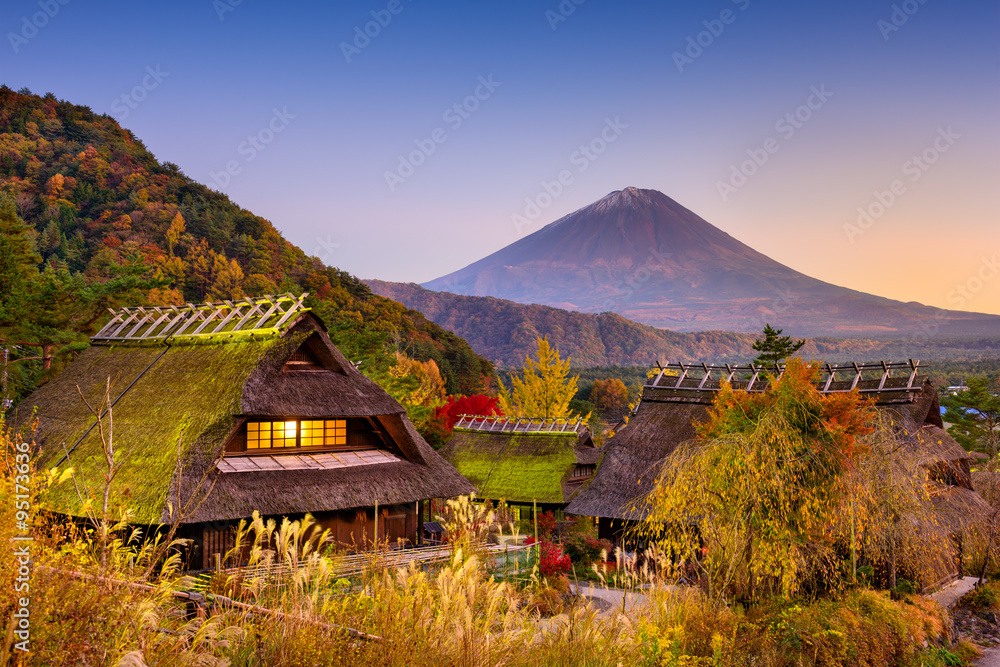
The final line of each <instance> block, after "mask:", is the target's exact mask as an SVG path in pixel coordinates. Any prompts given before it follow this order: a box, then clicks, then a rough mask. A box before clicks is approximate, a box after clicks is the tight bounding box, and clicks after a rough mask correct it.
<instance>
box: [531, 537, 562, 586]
mask: <svg viewBox="0 0 1000 667" xmlns="http://www.w3.org/2000/svg"><path fill="white" fill-rule="evenodd" d="M524 543H525V544H529V545H530V544H534V543H535V538H533V537H529V538H528V539H526V540H525V541H524ZM539 546H540V549H539V550H540V552H541V558H540V559H539V561H538V569H539V571H540V572H541V573H542V575H543V576H546V577H554V576H557V575H561V574H566V573H567V572H569V570H570V567H572V565H573V563H572V562H571V561H570V558H569V556H567V555H566V554H564V553H563V550H562V547H561V546H560V545H558V544H554V543H552V542H549V541H547V540H541V544H540V545H539Z"/></svg>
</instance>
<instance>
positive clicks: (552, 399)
mask: <svg viewBox="0 0 1000 667" xmlns="http://www.w3.org/2000/svg"><path fill="white" fill-rule="evenodd" d="M569 369H570V366H569V359H566V360H565V361H564V360H562V359H560V358H559V350H555V349H553V348H552V347H551V346H550V345H549V341H548V339H547V338H539V339H538V350H537V352H536V353H535V357H534V358H532V357H530V356H528V357H526V358H525V360H524V367H523V368H522V369H521V377H518V376H517V375H514V376H512V377H511V379H510V383H511V387H510V389H508V388H507V387H506V386H504V384H503V382H501V383H500V409H501V410H503V413H504V414H505V415H510V416H515V417H532V418H535V419H539V418H541V419H566V418H568V417H570V416H572V413H571V412H570V409H569V402H570V401H571V400H572V399H573V396H574V395H575V394H576V389H577V386H576V381H577V380H578V379H579V376H578V375H574V376H572V377H571V376H570V374H569Z"/></svg>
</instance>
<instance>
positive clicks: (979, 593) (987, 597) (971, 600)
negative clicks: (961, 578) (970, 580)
mask: <svg viewBox="0 0 1000 667" xmlns="http://www.w3.org/2000/svg"><path fill="white" fill-rule="evenodd" d="M962 601H963V602H965V603H966V604H968V605H969V606H970V607H975V608H976V609H1000V593H998V592H997V586H996V584H994V583H993V582H986V583H983V584H980V585H979V586H976V587H975V588H973V589H972V590H971V591H969V592H968V593H966V595H965V597H964V598H963V600H962Z"/></svg>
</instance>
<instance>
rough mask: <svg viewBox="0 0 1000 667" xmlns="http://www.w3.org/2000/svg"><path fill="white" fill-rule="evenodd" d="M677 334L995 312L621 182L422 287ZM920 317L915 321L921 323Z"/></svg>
mask: <svg viewBox="0 0 1000 667" xmlns="http://www.w3.org/2000/svg"><path fill="white" fill-rule="evenodd" d="M423 286H424V287H426V288H427V289H430V290H438V291H444V292H452V293H455V294H461V295H475V296H493V297H498V298H502V299H510V300H512V301H518V302H520V303H534V304H543V305H548V306H554V307H557V308H565V309H569V310H578V311H582V312H590V313H596V312H604V311H613V312H616V313H619V314H621V315H623V316H625V317H627V318H629V319H631V320H635V321H637V322H641V323H643V324H648V325H651V326H655V327H662V328H669V329H674V330H677V331H704V330H713V329H715V330H728V331H738V332H757V331H760V330H761V329H762V328H763V324H764V323H765V322H771V323H773V324H775V325H776V326H780V327H783V328H784V329H785V331H786V333H791V334H793V335H799V336H816V335H836V336H854V335H863V336H881V337H893V338H896V337H908V336H912V335H915V334H917V333H918V332H920V331H921V330H922V328H925V327H926V322H928V321H933V322H935V324H936V326H935V333H936V334H938V335H950V336H988V335H996V334H997V333H998V332H1000V316H996V315H984V314H978V313H967V312H961V311H944V310H941V309H938V308H931V307H929V306H924V305H921V304H919V303H913V302H911V303H903V302H900V301H894V300H892V299H887V298H884V297H879V296H874V295H871V294H866V293H863V292H858V291H855V290H850V289H847V288H844V287H839V286H837V285H832V284H830V283H826V282H823V281H821V280H817V279H815V278H811V277H809V276H807V275H805V274H803V273H800V272H798V271H795V270H794V269H791V268H789V267H787V266H785V265H783V264H780V263H778V262H776V261H774V260H773V259H771V258H769V257H767V256H766V255H763V254H761V253H760V252H757V251H756V250H754V249H753V248H751V247H749V246H747V245H746V244H744V243H742V242H740V241H738V240H736V239H735V238H733V237H732V236H730V235H729V234H726V233H725V232H723V231H722V230H720V229H718V228H717V227H715V226H713V225H711V224H709V223H708V222H707V221H705V220H704V219H702V218H701V217H699V216H698V215H696V214H694V213H693V212H691V211H689V210H688V209H686V208H684V207H683V206H681V205H680V204H678V203H677V202H675V201H674V200H672V199H670V198H669V197H667V196H666V195H664V194H663V193H661V192H658V191H656V190H640V189H637V188H633V187H629V188H625V189H624V190H617V191H615V192H612V193H611V194H609V195H607V196H606V197H604V198H603V199H601V200H599V201H597V202H595V203H593V204H591V205H589V206H585V207H584V208H581V209H580V210H578V211H576V212H574V213H571V214H569V215H567V216H565V217H563V218H561V219H559V220H557V221H555V222H553V223H551V224H549V225H547V226H545V227H543V228H542V229H540V230H538V231H537V232H535V233H533V234H530V235H529V236H526V237H525V238H523V239H520V240H518V241H516V242H514V243H512V244H510V245H509V246H507V247H505V248H503V249H501V250H499V251H497V252H495V253H493V254H492V255H489V256H488V257H485V258H483V259H481V260H479V261H477V262H474V263H473V264H470V265H469V266H467V267H465V268H463V269H460V270H458V271H455V272H453V273H451V274H448V275H446V276H442V277H440V278H437V279H435V280H432V281H430V282H428V283H424V285H423ZM922 325H923V327H922Z"/></svg>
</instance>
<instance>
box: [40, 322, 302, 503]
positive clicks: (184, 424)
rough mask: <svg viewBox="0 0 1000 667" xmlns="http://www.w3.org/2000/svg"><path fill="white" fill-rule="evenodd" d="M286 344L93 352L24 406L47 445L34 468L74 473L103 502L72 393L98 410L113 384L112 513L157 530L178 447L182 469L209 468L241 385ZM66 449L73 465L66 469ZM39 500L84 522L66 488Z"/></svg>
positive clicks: (90, 439) (95, 459) (97, 465)
mask: <svg viewBox="0 0 1000 667" xmlns="http://www.w3.org/2000/svg"><path fill="white" fill-rule="evenodd" d="M282 342H283V341H282V340H281V339H280V338H278V337H277V336H271V337H269V338H267V339H263V340H262V339H260V338H258V339H256V340H253V341H245V342H242V341H241V342H230V343H207V344H184V345H175V346H171V347H163V346H157V347H149V346H132V345H130V344H123V345H110V346H102V345H93V346H91V347H90V348H89V349H87V350H86V351H85V352H84V353H83V354H82V355H80V358H79V359H78V360H77V361H76V362H75V363H74V364H72V365H71V366H70V367H69V368H67V369H66V371H64V373H63V374H62V375H60V376H59V378H58V380H57V381H53V382H51V383H49V384H48V385H45V386H44V387H42V388H41V389H39V390H38V391H37V392H35V393H34V394H33V395H32V396H31V397H29V399H28V401H26V403H28V404H30V405H32V406H35V405H37V406H38V407H39V412H38V417H39V422H40V426H41V428H40V433H39V436H40V441H41V442H42V444H43V445H44V446H43V448H42V450H41V455H40V460H39V464H40V465H42V466H43V467H52V466H55V465H59V468H60V469H65V468H67V467H70V466H71V467H72V468H73V469H74V471H75V473H76V479H77V482H78V484H80V485H81V487H82V485H83V484H84V483H85V484H86V487H87V489H88V490H89V491H90V493H91V494H93V495H95V496H100V495H101V493H103V481H102V480H103V475H104V473H105V472H106V470H107V466H106V463H105V460H104V456H103V453H102V452H103V449H102V444H101V437H100V431H99V430H98V428H96V427H95V428H90V427H91V426H92V425H94V424H96V421H97V420H96V418H94V417H93V416H92V415H90V413H89V410H88V409H87V407H86V406H85V405H84V404H83V401H81V400H80V396H79V395H78V394H77V391H76V388H77V387H79V389H80V392H81V393H82V394H83V396H84V397H86V399H87V401H88V402H89V403H90V404H91V405H92V406H93V407H94V408H95V409H99V407H100V405H101V402H102V401H103V399H104V392H105V385H106V382H107V381H108V378H109V377H110V379H111V398H112V400H114V399H115V398H117V397H118V396H119V395H121V398H120V399H119V400H118V402H117V403H116V404H115V406H114V408H113V409H112V411H111V417H112V422H111V424H109V420H108V418H107V417H105V419H104V420H103V422H104V428H105V431H107V429H108V428H109V426H110V425H113V431H112V436H113V439H112V442H113V444H114V447H115V450H116V452H117V456H116V459H117V460H118V462H119V465H120V468H119V472H118V473H117V475H116V477H115V481H114V484H113V487H112V489H113V495H112V505H113V506H120V507H127V508H130V509H131V510H132V511H133V512H134V513H135V521H137V522H139V523H157V522H159V521H160V520H161V519H162V517H163V515H164V512H165V506H166V502H167V500H168V497H169V489H170V487H171V484H172V482H173V480H174V476H175V471H176V469H177V462H178V457H177V446H178V440H179V439H180V445H181V458H180V460H181V461H184V462H185V467H187V468H190V467H192V463H193V462H194V461H195V460H203V461H204V460H206V459H211V458H212V456H213V454H214V451H215V450H216V449H217V448H218V445H219V442H220V440H221V439H223V438H225V436H226V435H228V433H229V432H230V431H231V430H232V429H233V428H234V427H235V425H236V421H237V416H238V415H239V413H240V398H241V396H242V393H243V385H244V383H245V382H246V379H247V377H248V376H249V375H250V373H251V372H252V371H253V370H254V368H256V366H257V364H258V363H259V362H260V360H261V358H262V357H264V356H265V355H266V354H268V353H269V352H270V351H272V350H273V349H274V348H275V347H276V346H278V344H279V343H282ZM123 392H124V394H123ZM22 409H23V408H22ZM88 429H90V431H89V432H88ZM81 437H82V438H83V439H82V440H81V439H80V438H81ZM78 441H79V442H78ZM74 445H75V446H74ZM67 450H69V451H70V454H69V458H68V460H64V459H65V452H66V451H67ZM45 500H46V504H48V505H49V507H50V508H51V509H53V510H55V511H58V512H62V513H65V514H71V515H76V516H79V515H81V514H82V506H81V503H80V498H79V496H78V495H77V493H76V492H75V490H74V489H73V483H72V481H67V482H65V483H64V484H63V485H61V486H59V487H56V488H53V489H51V490H50V491H49V493H48V496H47V498H46V499H45Z"/></svg>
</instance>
